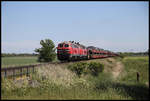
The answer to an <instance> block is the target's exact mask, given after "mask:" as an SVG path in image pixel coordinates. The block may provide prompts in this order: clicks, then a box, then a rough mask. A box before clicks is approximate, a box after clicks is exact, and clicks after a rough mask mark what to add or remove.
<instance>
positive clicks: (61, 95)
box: [1, 57, 149, 100]
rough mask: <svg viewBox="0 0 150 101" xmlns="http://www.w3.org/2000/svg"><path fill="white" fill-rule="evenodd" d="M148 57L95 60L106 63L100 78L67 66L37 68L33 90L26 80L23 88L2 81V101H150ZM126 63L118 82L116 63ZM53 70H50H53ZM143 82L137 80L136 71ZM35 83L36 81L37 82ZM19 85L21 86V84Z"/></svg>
mask: <svg viewBox="0 0 150 101" xmlns="http://www.w3.org/2000/svg"><path fill="white" fill-rule="evenodd" d="M148 60H149V58H148V57H125V58H124V59H121V58H109V59H108V58H106V59H95V60H89V61H87V62H91V61H95V62H100V63H102V64H104V72H103V73H100V74H99V76H96V77H93V76H92V75H86V76H84V75H83V76H81V77H80V78H79V77H78V76H77V75H75V74H74V73H73V72H71V71H70V70H69V69H67V68H66V67H67V64H63V65H49V66H46V67H41V68H38V69H37V72H36V73H35V74H33V75H32V76H31V79H32V81H34V86H35V85H38V86H37V87H33V86H31V85H29V82H28V81H27V80H25V81H24V82H23V83H22V87H20V88H19V87H18V86H16V85H17V83H13V81H12V80H7V79H6V80H3V82H2V90H1V95H2V99H45V100H46V99H49V100H52V99H59V100H64V99H67V100H68V99H88V100H90V99H96V100H112V99H113V100H143V99H148V98H149V65H148V64H149V61H148ZM118 62H121V63H122V64H123V68H122V70H120V71H119V72H121V73H120V74H119V75H118V77H117V79H114V78H113V75H112V74H113V73H112V71H113V70H114V68H116V66H117V65H116V63H118ZM50 67H51V68H50ZM137 71H138V72H139V73H140V81H139V82H137V81H136V72H137ZM35 81H36V82H35ZM19 84H20V83H19Z"/></svg>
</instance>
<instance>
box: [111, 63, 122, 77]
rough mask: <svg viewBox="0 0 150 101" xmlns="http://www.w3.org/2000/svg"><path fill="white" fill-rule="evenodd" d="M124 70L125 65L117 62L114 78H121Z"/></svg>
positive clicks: (113, 71)
mask: <svg viewBox="0 0 150 101" xmlns="http://www.w3.org/2000/svg"><path fill="white" fill-rule="evenodd" d="M122 70H123V64H122V63H121V62H117V63H116V65H115V67H114V68H113V70H112V74H113V77H114V78H115V79H116V78H117V77H118V76H119V74H120V73H121V72H122Z"/></svg>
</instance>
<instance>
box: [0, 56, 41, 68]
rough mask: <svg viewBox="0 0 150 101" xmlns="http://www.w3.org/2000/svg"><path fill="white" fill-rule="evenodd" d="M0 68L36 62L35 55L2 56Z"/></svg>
mask: <svg viewBox="0 0 150 101" xmlns="http://www.w3.org/2000/svg"><path fill="white" fill-rule="evenodd" d="M1 59H2V60H1V61H2V68H3V67H9V66H21V65H29V64H36V63H39V62H37V57H36V56H31V57H2V58H1Z"/></svg>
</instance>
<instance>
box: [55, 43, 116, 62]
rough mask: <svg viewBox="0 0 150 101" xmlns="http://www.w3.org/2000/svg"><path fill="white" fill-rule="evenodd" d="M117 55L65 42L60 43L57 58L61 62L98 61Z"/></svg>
mask: <svg viewBox="0 0 150 101" xmlns="http://www.w3.org/2000/svg"><path fill="white" fill-rule="evenodd" d="M117 55H118V54H115V53H113V52H110V51H107V50H104V49H100V48H97V47H94V46H88V47H85V46H84V45H81V44H79V43H76V42H74V41H65V42H62V43H59V44H58V47H57V58H58V59H59V60H61V61H62V60H82V59H96V58H105V57H110V56H117Z"/></svg>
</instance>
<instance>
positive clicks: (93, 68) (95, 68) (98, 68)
mask: <svg viewBox="0 0 150 101" xmlns="http://www.w3.org/2000/svg"><path fill="white" fill-rule="evenodd" d="M88 68H89V69H90V72H91V74H92V75H93V76H97V75H98V73H100V72H103V70H104V65H103V64H100V63H97V62H90V63H89V67H88Z"/></svg>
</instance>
